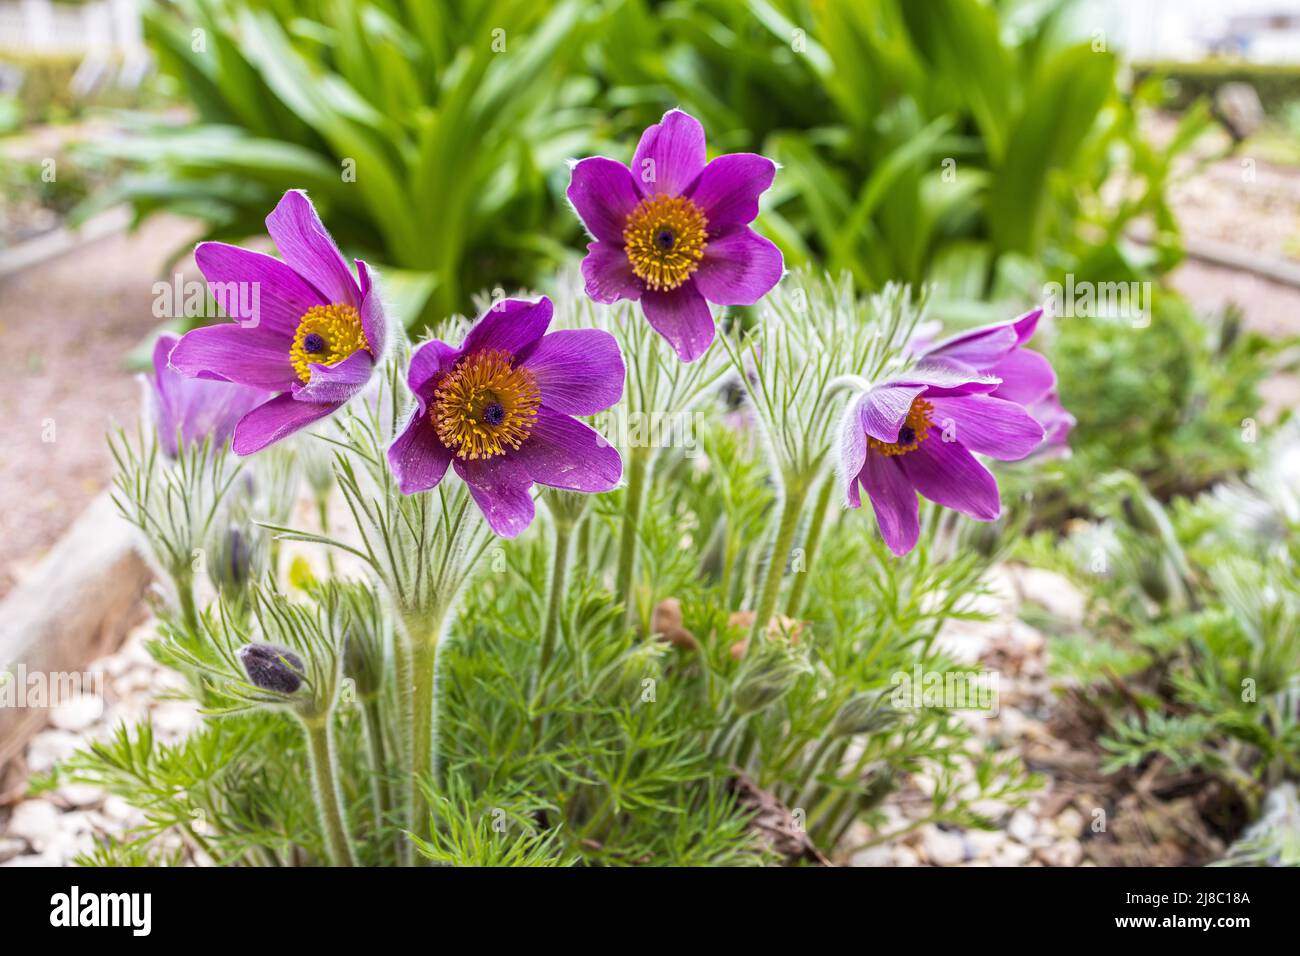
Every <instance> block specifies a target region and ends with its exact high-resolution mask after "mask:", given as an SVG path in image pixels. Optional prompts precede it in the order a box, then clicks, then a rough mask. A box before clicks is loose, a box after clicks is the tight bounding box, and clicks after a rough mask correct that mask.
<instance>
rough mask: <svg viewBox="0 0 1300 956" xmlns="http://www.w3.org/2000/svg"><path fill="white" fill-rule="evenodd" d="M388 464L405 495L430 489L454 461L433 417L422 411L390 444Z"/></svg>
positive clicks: (440, 479)
mask: <svg viewBox="0 0 1300 956" xmlns="http://www.w3.org/2000/svg"><path fill="white" fill-rule="evenodd" d="M388 464H389V466H390V467H391V468H392V470H393V474H394V475H395V476H396V477H397V486H398V487H399V488H400V489H401V491H402V494H404V495H413V494H415V493H416V492H417V491H428V490H429V489H430V488H432V487H434V486H435V485H437V484H438V482H440V481H442V476H443V475H445V474H446V473H447V466H448V465H449V464H451V450H450V449H448V448H447V446H446V445H444V444H443V443H442V440H441V439H439V438H438V432H437V429H435V428H434V427H433V422H431V421H429V416H428V415H426V414H424V413H423V411H418V412H416V413H415V414H413V415H412V416H411V422H410V424H408V425H407V426H406V430H405V431H404V432H402V434H400V435H398V436H397V439H396V440H395V441H394V442H393V443H392V444H391V445H390V446H389V447H388Z"/></svg>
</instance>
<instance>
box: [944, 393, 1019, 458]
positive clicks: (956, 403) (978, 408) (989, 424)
mask: <svg viewBox="0 0 1300 956" xmlns="http://www.w3.org/2000/svg"><path fill="white" fill-rule="evenodd" d="M929 401H930V404H931V405H933V406H934V414H933V416H932V418H933V420H934V429H933V430H931V432H930V437H929V438H927V439H926V441H925V442H923V443H922V444H929V442H931V441H938V442H944V441H945V440H951V441H955V442H960V443H961V444H963V445H965V446H966V447H967V448H969V449H970V450H971V451H975V452H979V453H980V454H981V455H989V456H990V457H993V458H1000V459H1002V460H1003V461H1015V460H1016V459H1018V458H1024V457H1025V456H1026V455H1028V454H1029V453H1030V452H1032V451H1033V450H1034V449H1035V448H1037V447H1038V446H1039V445H1040V444H1041V443H1042V441H1043V426H1042V425H1040V424H1038V422H1036V421H1034V418H1033V416H1032V415H1030V414H1029V413H1028V412H1027V411H1025V410H1024V409H1023V408H1021V407H1020V406H1019V405H1017V404H1016V403H1014V402H1005V401H1002V400H1001V399H997V398H989V397H988V396H987V395H961V396H953V397H948V398H930V399H929Z"/></svg>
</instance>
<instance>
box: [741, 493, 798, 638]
mask: <svg viewBox="0 0 1300 956" xmlns="http://www.w3.org/2000/svg"><path fill="white" fill-rule="evenodd" d="M783 483H784V485H785V495H784V498H783V500H782V502H781V517H780V520H779V521H778V523H777V526H776V540H775V541H774V542H773V543H772V553H771V555H770V556H769V558H768V562H767V576H766V577H765V578H764V580H763V588H762V590H761V591H759V598H758V606H757V607H756V608H755V609H754V610H755V614H754V627H753V629H752V630H751V631H750V634H749V640H750V645H749V646H750V648H751V649H753V648H755V647H757V646H758V642H759V640H760V635H763V634H766V633H767V625H768V622H769V621H770V620H771V619H772V613H773V612H774V611H775V610H776V599H777V596H778V595H779V594H780V591H781V579H782V578H783V577H784V576H785V565H786V561H787V560H788V559H789V557H790V551H791V549H792V548H793V547H794V539H795V535H796V534H797V533H798V531H799V519H800V518H801V517H802V516H803V507H804V503H805V502H806V501H807V500H808V484H809V483H808V482H807V481H806V480H805V479H804V478H802V477H794V476H789V475H787V476H786V478H785V481H784V482H783Z"/></svg>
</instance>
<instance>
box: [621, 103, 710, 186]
mask: <svg viewBox="0 0 1300 956" xmlns="http://www.w3.org/2000/svg"><path fill="white" fill-rule="evenodd" d="M704 158H705V152H704V127H703V126H701V125H700V121H699V120H697V119H696V118H695V117H694V116H691V115H690V114H689V113H683V112H682V111H681V110H669V111H668V112H667V113H665V114H664V118H663V119H662V120H660V121H659V122H658V123H656V124H655V125H654V126H651V127H648V128H647V129H646V131H645V132H644V133H642V134H641V142H640V143H638V144H637V147H636V154H635V155H634V156H633V157H632V179H633V181H635V183H636V185H637V186H638V187H639V188H640V190H641V192H642V193H643V194H644V195H646V196H656V195H659V194H661V193H662V194H664V195H668V196H680V195H681V194H682V193H683V192H685V191H686V187H688V186H690V185H691V184H692V183H693V182H695V177H696V176H698V175H699V174H700V173H701V172H702V171H703V170H704Z"/></svg>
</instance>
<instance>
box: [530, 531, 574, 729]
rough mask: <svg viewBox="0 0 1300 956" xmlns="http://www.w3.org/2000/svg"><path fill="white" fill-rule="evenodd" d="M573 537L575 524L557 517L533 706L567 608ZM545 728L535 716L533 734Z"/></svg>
mask: <svg viewBox="0 0 1300 956" xmlns="http://www.w3.org/2000/svg"><path fill="white" fill-rule="evenodd" d="M572 540H573V524H572V523H571V522H569V521H565V520H561V519H559V518H556V521H555V558H554V563H553V564H552V566H551V590H550V593H549V594H548V595H547V598H546V618H545V620H544V622H543V624H542V653H541V657H540V658H539V659H538V662H537V671H536V673H534V674H533V706H534V707H535V708H540V707H541V705H542V703H543V701H542V700H541V699H540V697H539V696H538V695H539V691H540V688H542V687H543V686H544V684H543V681H544V680H545V674H546V669H547V668H548V667H550V666H551V656H552V655H553V654H554V653H555V638H556V635H557V634H558V633H559V631H560V612H561V611H563V609H564V592H565V585H566V583H567V581H568V570H569V552H570V545H571V543H572ZM541 731H542V715H541V714H540V713H539V714H538V715H537V716H536V717H535V718H534V719H533V736H534V737H536V736H538V735H540V734H541Z"/></svg>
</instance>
